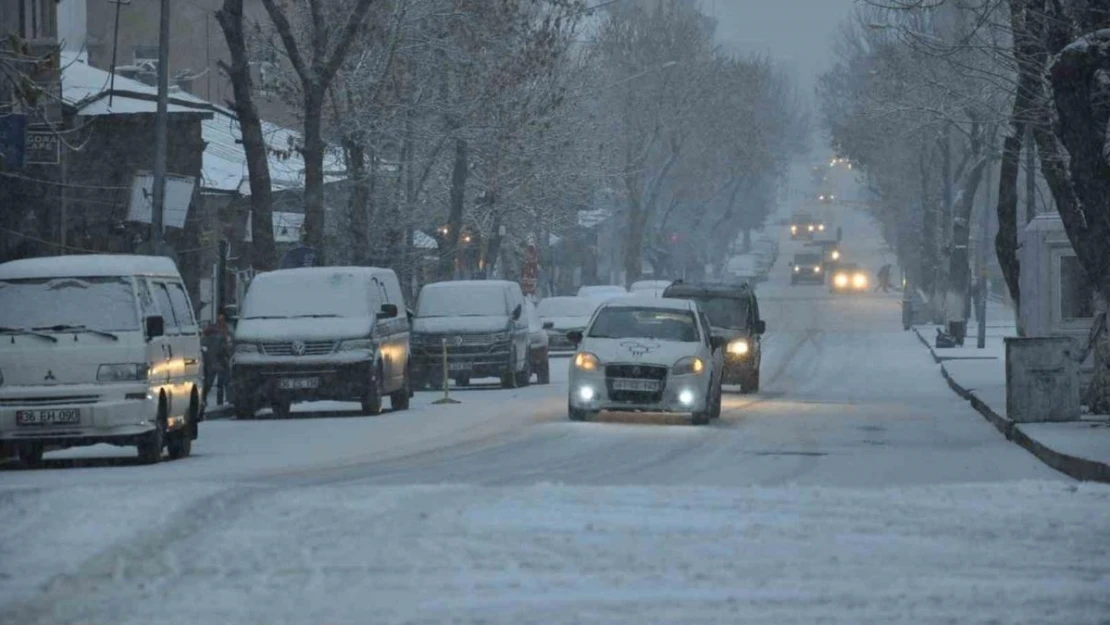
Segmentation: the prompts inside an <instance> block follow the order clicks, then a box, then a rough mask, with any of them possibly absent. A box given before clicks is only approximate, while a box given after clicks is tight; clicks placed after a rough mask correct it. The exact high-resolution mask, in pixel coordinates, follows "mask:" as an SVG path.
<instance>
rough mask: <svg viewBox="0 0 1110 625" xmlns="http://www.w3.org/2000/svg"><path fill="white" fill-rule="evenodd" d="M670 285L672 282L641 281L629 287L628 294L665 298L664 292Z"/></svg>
mask: <svg viewBox="0 0 1110 625" xmlns="http://www.w3.org/2000/svg"><path fill="white" fill-rule="evenodd" d="M670 285H671V281H670V280H640V281H639V282H633V283H632V286H630V287H628V292H629V293H631V294H633V295H650V296H653V297H663V290H664V289H666V288H667V287H669V286H670Z"/></svg>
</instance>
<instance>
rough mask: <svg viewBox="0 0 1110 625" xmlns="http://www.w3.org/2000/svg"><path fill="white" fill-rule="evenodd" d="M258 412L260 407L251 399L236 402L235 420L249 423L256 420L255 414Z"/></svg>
mask: <svg viewBox="0 0 1110 625" xmlns="http://www.w3.org/2000/svg"><path fill="white" fill-rule="evenodd" d="M255 412H258V407H257V406H255V404H254V402H253V401H251V400H249V399H243V400H236V401H235V418H236V419H238V420H239V421H249V420H251V419H253V418H254V413H255Z"/></svg>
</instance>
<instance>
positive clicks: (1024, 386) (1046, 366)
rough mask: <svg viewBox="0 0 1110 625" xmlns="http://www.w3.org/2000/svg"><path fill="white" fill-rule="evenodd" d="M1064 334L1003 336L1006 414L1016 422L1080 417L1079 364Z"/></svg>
mask: <svg viewBox="0 0 1110 625" xmlns="http://www.w3.org/2000/svg"><path fill="white" fill-rule="evenodd" d="M1074 350H1075V344H1074V342H1073V341H1072V339H1071V338H1069V337H1066V336H1039V337H1009V338H1007V339H1006V416H1008V417H1009V418H1010V419H1011V420H1012V421H1014V422H1015V423H1038V422H1043V421H1075V420H1077V419H1079V415H1080V408H1079V363H1077V362H1075V358H1074V357H1073V355H1072V352H1073V351H1074Z"/></svg>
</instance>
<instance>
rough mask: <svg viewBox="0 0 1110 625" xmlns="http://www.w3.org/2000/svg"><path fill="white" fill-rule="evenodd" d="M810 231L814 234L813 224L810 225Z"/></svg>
mask: <svg viewBox="0 0 1110 625" xmlns="http://www.w3.org/2000/svg"><path fill="white" fill-rule="evenodd" d="M809 231H810V232H813V225H812V224H810V226H809Z"/></svg>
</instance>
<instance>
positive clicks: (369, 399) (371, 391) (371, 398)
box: [362, 367, 382, 416]
mask: <svg viewBox="0 0 1110 625" xmlns="http://www.w3.org/2000/svg"><path fill="white" fill-rule="evenodd" d="M374 377H375V379H372V380H370V384H369V385H368V386H367V388H366V389H365V390H364V391H363V392H362V414H364V415H369V416H375V415H379V414H381V413H382V372H381V368H380V367H379V368H378V370H377V374H376V375H375V376H374Z"/></svg>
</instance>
